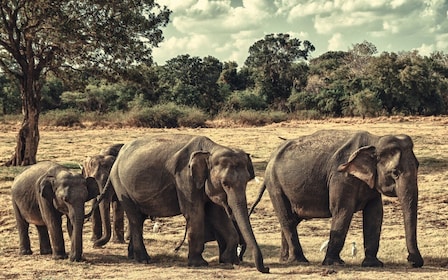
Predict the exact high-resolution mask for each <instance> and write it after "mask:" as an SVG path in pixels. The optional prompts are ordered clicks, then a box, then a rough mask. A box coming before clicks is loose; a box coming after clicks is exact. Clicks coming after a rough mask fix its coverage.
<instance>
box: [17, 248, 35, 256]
mask: <svg viewBox="0 0 448 280" xmlns="http://www.w3.org/2000/svg"><path fill="white" fill-rule="evenodd" d="M19 254H20V255H32V254H33V251H31V249H20V252H19Z"/></svg>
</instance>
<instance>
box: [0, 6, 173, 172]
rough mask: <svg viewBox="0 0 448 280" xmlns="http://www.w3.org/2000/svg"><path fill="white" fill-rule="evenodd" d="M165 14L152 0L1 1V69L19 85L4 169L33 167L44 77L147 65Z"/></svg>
mask: <svg viewBox="0 0 448 280" xmlns="http://www.w3.org/2000/svg"><path fill="white" fill-rule="evenodd" d="M170 13H171V11H170V10H169V9H168V8H167V7H162V6H160V5H158V4H157V3H155V2H154V1H153V0H107V1H105V0H77V1H67V0H53V1H46V0H0V67H1V68H2V69H3V71H4V72H5V73H7V74H8V75H9V76H10V77H13V78H14V79H16V81H17V82H18V85H19V88H20V94H21V98H22V113H23V122H22V126H21V128H20V130H19V132H18V135H17V146H16V149H15V152H14V154H13V156H12V157H11V159H10V160H9V161H8V162H7V163H6V165H29V164H33V163H35V162H36V154H37V148H38V144H39V128H38V123H39V114H40V101H41V88H42V85H43V80H44V77H45V74H46V73H48V72H49V71H54V72H57V71H59V70H61V68H63V67H70V68H72V69H73V68H78V69H79V68H83V67H88V68H92V67H94V68H98V69H101V71H104V72H105V73H107V74H119V73H121V71H123V70H124V69H126V68H127V67H128V66H131V65H133V64H135V63H136V62H146V63H150V62H151V57H152V56H151V54H152V53H151V48H152V47H154V46H157V45H158V43H160V42H161V41H162V40H163V36H162V30H161V27H164V26H166V24H167V23H168V20H169V15H170Z"/></svg>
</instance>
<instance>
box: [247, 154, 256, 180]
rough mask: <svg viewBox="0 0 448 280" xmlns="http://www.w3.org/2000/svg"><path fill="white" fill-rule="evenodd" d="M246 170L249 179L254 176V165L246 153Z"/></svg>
mask: <svg viewBox="0 0 448 280" xmlns="http://www.w3.org/2000/svg"><path fill="white" fill-rule="evenodd" d="M246 156H247V166H246V167H247V171H248V172H249V181H250V180H252V179H254V178H255V171H254V165H253V164H252V160H251V159H250V154H247V153H246Z"/></svg>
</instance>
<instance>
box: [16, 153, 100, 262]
mask: <svg viewBox="0 0 448 280" xmlns="http://www.w3.org/2000/svg"><path fill="white" fill-rule="evenodd" d="M11 194H12V204H13V208H14V213H15V217H16V221H17V228H18V231H19V239H20V251H19V253H20V254H22V255H30V254H32V251H31V245H30V238H29V233H28V229H29V224H35V225H36V227H37V231H38V235H39V242H40V253H41V254H51V253H53V258H54V259H65V258H67V254H66V251H65V245H64V238H63V233H62V215H66V217H67V229H68V233H69V235H70V240H71V250H70V255H69V259H70V261H81V260H82V229H83V225H84V205H85V202H86V201H88V200H91V199H92V198H94V197H96V196H97V195H98V186H97V184H96V181H95V179H94V178H91V177H89V178H84V177H83V176H82V175H81V174H74V173H72V172H70V170H69V169H68V168H66V167H64V166H61V165H59V164H57V163H53V162H49V161H45V162H40V163H37V164H35V165H33V166H31V167H29V168H28V169H26V170H25V171H23V172H22V173H21V174H19V175H18V176H17V177H16V178H15V180H14V182H13V185H12V188H11Z"/></svg>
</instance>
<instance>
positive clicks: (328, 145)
mask: <svg viewBox="0 0 448 280" xmlns="http://www.w3.org/2000/svg"><path fill="white" fill-rule="evenodd" d="M418 165H419V163H418V161H417V159H416V157H415V155H414V152H413V142H412V140H411V138H410V137H409V136H407V135H396V136H392V135H388V136H375V135H372V134H370V133H368V132H349V131H338V130H330V131H318V132H316V133H314V134H312V135H309V136H304V137H301V138H298V139H294V140H288V141H285V142H284V143H283V144H282V145H280V147H279V148H278V149H277V150H276V151H275V152H274V153H273V154H272V157H271V159H270V161H269V163H268V165H267V167H266V173H265V181H264V186H263V188H267V189H268V192H269V195H270V198H271V201H272V204H273V206H274V209H275V212H276V214H277V217H278V219H279V222H280V225H281V233H282V234H281V237H282V249H281V259H282V260H284V261H288V262H294V261H297V262H308V261H307V259H306V258H305V256H304V254H303V251H302V247H301V245H300V243H299V237H298V233H297V226H298V224H299V223H300V221H302V220H304V219H310V218H329V217H332V221H331V231H330V239H329V244H328V248H327V252H326V255H325V259H324V261H323V264H324V265H332V264H344V262H343V260H342V259H341V258H340V252H341V250H342V248H343V246H344V242H345V238H346V235H347V231H348V229H349V226H350V222H351V220H352V217H353V213H355V212H357V211H360V210H362V211H363V234H364V251H365V259H364V260H363V262H362V266H366V267H378V266H383V263H382V262H381V261H380V260H378V258H377V252H378V248H379V240H380V232H381V225H382V221H383V204H382V200H381V194H384V195H386V196H393V197H398V199H399V201H400V203H401V208H402V211H403V215H404V224H405V233H406V245H407V248H408V253H409V255H408V261H409V262H410V263H411V264H412V266H414V267H421V266H422V265H423V259H422V256H421V255H420V252H419V250H418V247H417V233H416V229H417V200H418V189H417V169H418ZM262 191H263V189H262ZM260 194H261V195H262V192H260ZM252 208H253V207H252Z"/></svg>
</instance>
